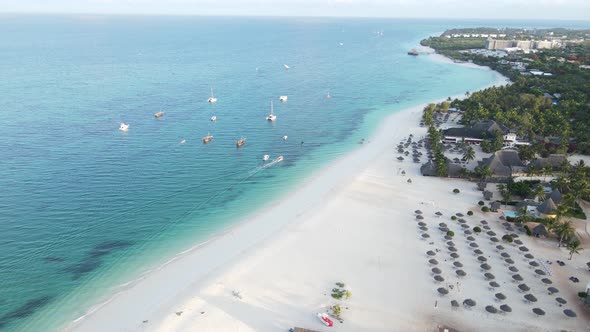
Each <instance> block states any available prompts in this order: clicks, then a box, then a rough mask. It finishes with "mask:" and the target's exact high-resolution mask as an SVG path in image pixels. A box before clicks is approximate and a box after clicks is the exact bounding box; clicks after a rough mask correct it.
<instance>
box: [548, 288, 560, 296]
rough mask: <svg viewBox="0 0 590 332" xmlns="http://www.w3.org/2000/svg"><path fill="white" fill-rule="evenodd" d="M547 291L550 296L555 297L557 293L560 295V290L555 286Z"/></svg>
mask: <svg viewBox="0 0 590 332" xmlns="http://www.w3.org/2000/svg"><path fill="white" fill-rule="evenodd" d="M547 291H548V292H549V295H553V294H555V293H559V289H557V288H555V287H553V286H551V287H549V288H547Z"/></svg>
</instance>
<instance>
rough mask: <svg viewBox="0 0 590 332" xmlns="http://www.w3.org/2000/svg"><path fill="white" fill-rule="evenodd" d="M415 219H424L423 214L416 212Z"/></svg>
mask: <svg viewBox="0 0 590 332" xmlns="http://www.w3.org/2000/svg"><path fill="white" fill-rule="evenodd" d="M416 219H418V220H423V219H424V216H423V215H421V214H418V215H416Z"/></svg>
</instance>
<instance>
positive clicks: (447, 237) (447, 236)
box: [443, 235, 453, 241]
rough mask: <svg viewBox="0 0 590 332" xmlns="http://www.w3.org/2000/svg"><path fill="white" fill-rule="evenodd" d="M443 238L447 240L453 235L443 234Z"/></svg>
mask: <svg viewBox="0 0 590 332" xmlns="http://www.w3.org/2000/svg"><path fill="white" fill-rule="evenodd" d="M443 239H445V240H447V241H449V240H452V239H453V237H452V236H449V235H445V236H443Z"/></svg>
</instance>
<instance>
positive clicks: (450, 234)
mask: <svg viewBox="0 0 590 332" xmlns="http://www.w3.org/2000/svg"><path fill="white" fill-rule="evenodd" d="M447 235H448V236H450V237H453V236H455V232H453V231H448V232H447Z"/></svg>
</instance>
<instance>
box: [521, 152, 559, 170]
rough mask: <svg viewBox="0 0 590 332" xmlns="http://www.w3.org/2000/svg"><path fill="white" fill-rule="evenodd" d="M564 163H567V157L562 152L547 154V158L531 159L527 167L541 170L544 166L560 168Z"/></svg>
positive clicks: (552, 168) (553, 168)
mask: <svg viewBox="0 0 590 332" xmlns="http://www.w3.org/2000/svg"><path fill="white" fill-rule="evenodd" d="M564 163H567V157H566V156H565V155H564V154H552V155H549V157H547V158H537V159H535V160H533V161H531V162H530V163H529V165H528V167H529V169H531V170H537V171H539V170H542V169H545V168H550V169H551V170H555V169H558V168H560V167H561V166H562V165H564Z"/></svg>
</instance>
